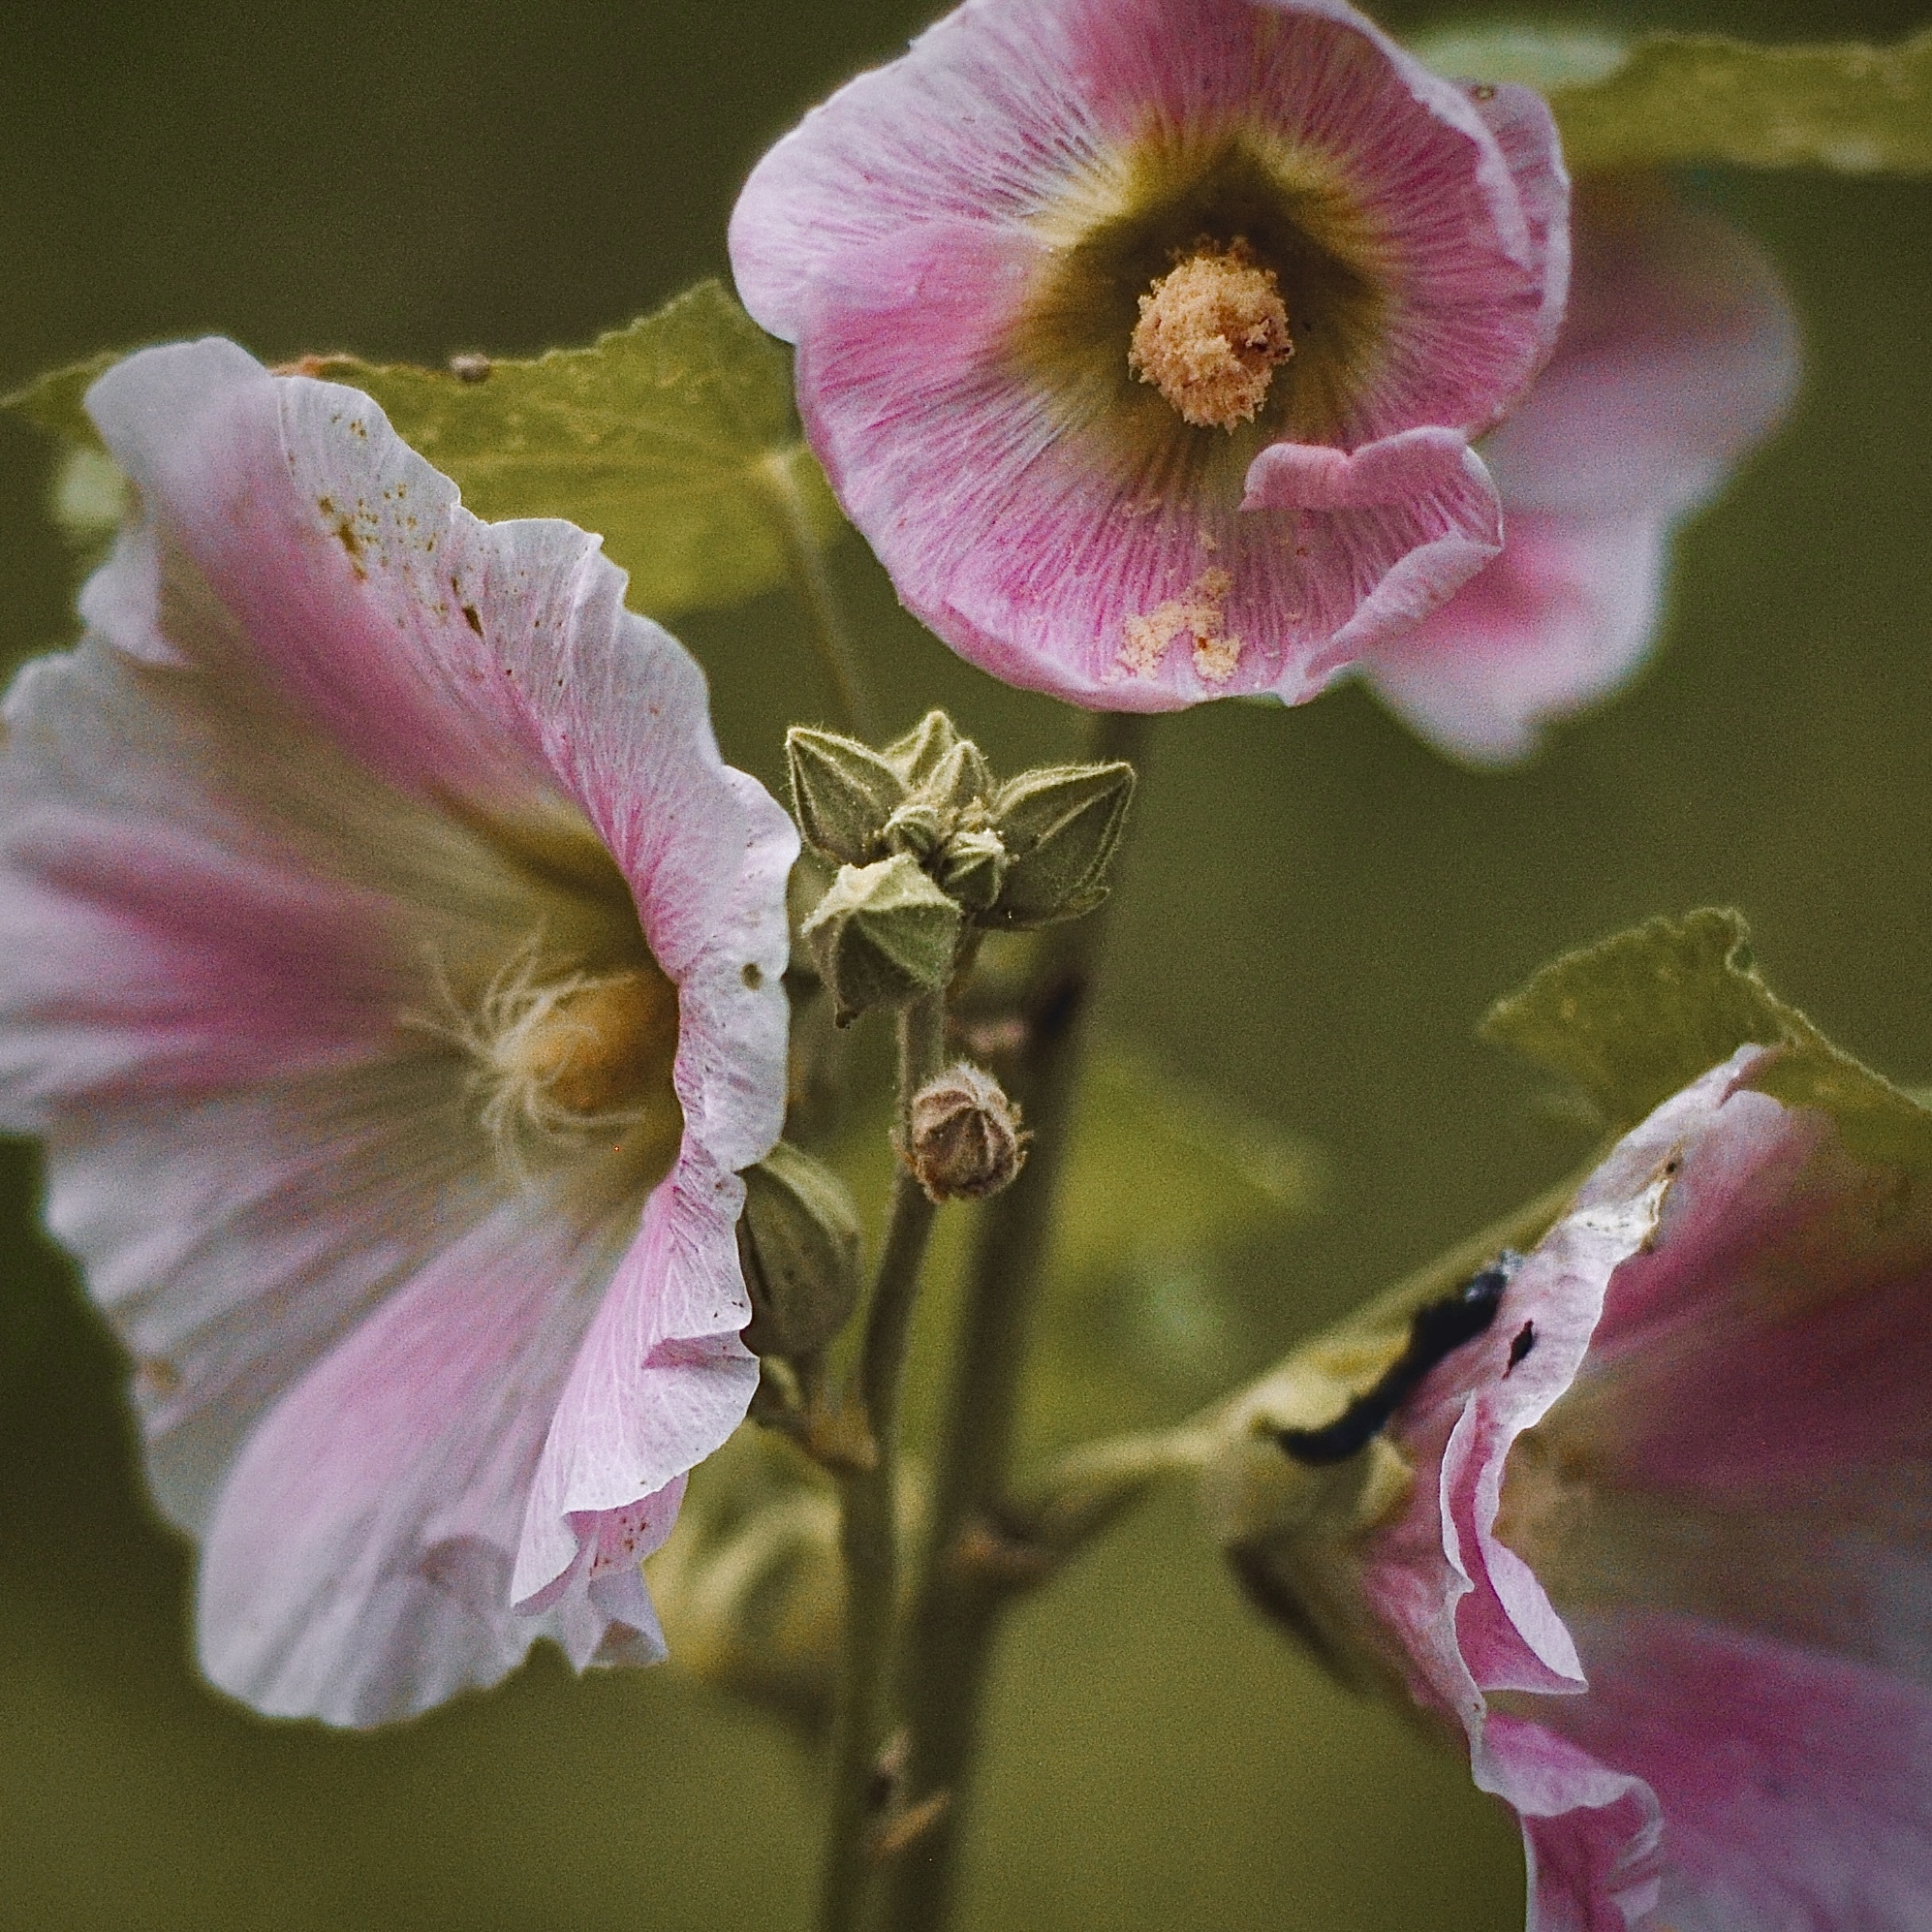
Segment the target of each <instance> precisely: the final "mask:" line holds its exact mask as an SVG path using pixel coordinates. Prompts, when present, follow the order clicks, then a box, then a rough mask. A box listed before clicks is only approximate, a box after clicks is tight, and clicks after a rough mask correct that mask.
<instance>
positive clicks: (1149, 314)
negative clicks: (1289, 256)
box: [1127, 240, 1294, 431]
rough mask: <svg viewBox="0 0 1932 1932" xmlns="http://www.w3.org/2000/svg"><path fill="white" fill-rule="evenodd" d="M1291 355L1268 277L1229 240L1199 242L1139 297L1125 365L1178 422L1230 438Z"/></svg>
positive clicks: (1276, 290) (1245, 249) (1281, 307)
mask: <svg viewBox="0 0 1932 1932" xmlns="http://www.w3.org/2000/svg"><path fill="white" fill-rule="evenodd" d="M1293 354H1294V343H1293V339H1292V338H1291V336H1290V335H1289V332H1288V306H1287V304H1286V303H1285V302H1284V301H1283V300H1282V296H1281V284H1280V282H1279V280H1278V279H1277V278H1276V275H1275V271H1274V270H1273V269H1272V268H1268V267H1264V266H1263V265H1262V264H1261V263H1260V262H1258V261H1257V260H1256V259H1255V255H1254V251H1253V250H1252V249H1251V248H1250V247H1249V246H1248V245H1247V243H1246V242H1244V241H1239V240H1236V241H1235V242H1233V243H1232V244H1231V245H1230V246H1229V247H1227V248H1215V247H1213V246H1211V245H1208V244H1202V245H1201V246H1200V247H1198V248H1197V249H1196V250H1195V252H1194V253H1193V254H1192V255H1190V256H1189V257H1188V258H1187V260H1186V261H1184V262H1182V263H1180V264H1178V265H1176V266H1175V267H1174V268H1173V269H1172V270H1171V271H1170V272H1169V273H1168V274H1166V275H1163V276H1161V277H1159V278H1158V279H1157V280H1156V282H1155V283H1154V286H1153V287H1152V288H1151V289H1150V290H1149V291H1148V292H1147V294H1145V295H1144V296H1141V297H1140V319H1139V320H1138V321H1137V323H1136V324H1135V325H1134V334H1133V338H1132V341H1131V343H1130V345H1129V347H1128V351H1127V366H1128V367H1129V368H1130V369H1131V370H1132V371H1133V372H1134V374H1135V375H1137V377H1139V379H1140V380H1141V381H1142V382H1143V383H1152V384H1153V385H1154V387H1155V388H1156V389H1158V390H1160V391H1161V393H1162V394H1163V395H1164V396H1166V397H1167V399H1168V400H1169V402H1170V403H1171V404H1172V405H1173V406H1174V408H1175V410H1176V411H1178V412H1179V414H1180V416H1181V419H1182V421H1186V422H1191V423H1193V424H1194V425H1195V426H1196V427H1197V428H1201V429H1226V430H1229V431H1232V430H1234V429H1236V428H1238V427H1239V426H1240V425H1241V424H1242V423H1244V422H1252V421H1254V420H1255V417H1256V416H1257V415H1258V414H1259V413H1260V410H1261V407H1262V403H1264V402H1265V401H1266V400H1267V394H1268V386H1269V384H1270V383H1271V382H1272V381H1273V380H1274V372H1275V369H1276V367H1277V365H1278V364H1280V363H1282V362H1285V361H1287V360H1288V358H1290V357H1291V356H1293Z"/></svg>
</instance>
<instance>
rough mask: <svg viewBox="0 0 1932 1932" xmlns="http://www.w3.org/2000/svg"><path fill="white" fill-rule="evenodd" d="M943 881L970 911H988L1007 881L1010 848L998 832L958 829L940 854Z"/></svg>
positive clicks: (942, 884)
mask: <svg viewBox="0 0 1932 1932" xmlns="http://www.w3.org/2000/svg"><path fill="white" fill-rule="evenodd" d="M938 870H939V883H940V885H941V886H942V887H943V888H945V889H946V890H947V891H948V892H950V893H951V895H952V896H953V897H954V898H955V899H957V900H958V901H959V903H960V904H961V905H962V906H964V907H965V909H966V910H967V911H968V912H969V913H983V912H986V911H988V910H989V909H990V908H991V907H992V904H993V902H994V901H995V900H996V899H997V898H998V897H999V896H1000V888H1001V887H1002V886H1003V885H1004V884H1005V883H1006V876H1007V849H1006V847H1005V846H1004V845H1003V844H1002V843H1001V842H1000V835H999V833H998V832H989V831H964V832H954V833H953V835H952V836H951V837H950V839H948V840H947V842H946V850H945V851H944V852H942V853H941V854H940V856H939V868H938Z"/></svg>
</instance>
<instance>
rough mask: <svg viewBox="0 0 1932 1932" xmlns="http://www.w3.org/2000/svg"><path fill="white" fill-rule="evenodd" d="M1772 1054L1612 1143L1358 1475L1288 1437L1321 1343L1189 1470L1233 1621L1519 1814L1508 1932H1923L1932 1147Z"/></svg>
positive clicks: (1304, 1418) (1322, 1355)
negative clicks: (1282, 1636)
mask: <svg viewBox="0 0 1932 1932" xmlns="http://www.w3.org/2000/svg"><path fill="white" fill-rule="evenodd" d="M1790 1050H1791V1049H1786V1048H1780V1047H1761V1046H1746V1047H1744V1048H1741V1049H1740V1050H1739V1051H1738V1052H1736V1053H1735V1054H1734V1055H1733V1056H1732V1057H1731V1058H1730V1059H1729V1060H1728V1061H1726V1062H1724V1063H1723V1064H1722V1065H1720V1066H1718V1067H1716V1068H1714V1069H1712V1070H1711V1071H1710V1072H1709V1073H1708V1074H1706V1075H1703V1076H1702V1077H1701V1078H1700V1079H1698V1080H1696V1081H1695V1082H1694V1083H1693V1084H1692V1085H1690V1086H1689V1087H1687V1088H1685V1089H1684V1090H1683V1091H1681V1092H1680V1093H1678V1094H1677V1095H1676V1096H1675V1097H1674V1098H1672V1099H1670V1100H1668V1101H1667V1102H1666V1103H1665V1104H1664V1105H1663V1106H1660V1107H1658V1108H1657V1110H1656V1111H1655V1112H1654V1113H1653V1114H1652V1115H1651V1116H1650V1117H1649V1118H1648V1119H1647V1120H1645V1121H1644V1122H1643V1123H1642V1124H1641V1125H1640V1126H1639V1127H1637V1128H1636V1129H1635V1130H1634V1131H1633V1132H1632V1133H1630V1134H1629V1135H1627V1136H1626V1137H1624V1138H1623V1139H1622V1140H1621V1141H1620V1142H1619V1143H1618V1144H1617V1146H1616V1147H1615V1149H1614V1150H1613V1151H1612V1152H1611V1153H1610V1155H1609V1156H1608V1158H1607V1159H1606V1160H1605V1162H1604V1164H1603V1165H1602V1166H1601V1167H1600V1168H1599V1169H1597V1171H1596V1172H1595V1174H1594V1175H1593V1176H1592V1177H1591V1178H1590V1180H1589V1181H1588V1182H1587V1183H1586V1184H1585V1186H1584V1187H1583V1188H1582V1189H1581V1191H1580V1192H1579V1193H1578V1194H1577V1196H1576V1197H1575V1199H1574V1202H1573V1204H1572V1205H1571V1206H1570V1208H1569V1209H1568V1211H1567V1212H1566V1213H1565V1214H1564V1216H1563V1218H1562V1219H1561V1220H1560V1221H1558V1222H1557V1224H1556V1225H1555V1227H1554V1228H1553V1229H1552V1230H1551V1231H1550V1232H1549V1233H1548V1235H1547V1236H1546V1237H1545V1238H1544V1239H1543V1240H1542V1243H1541V1244H1540V1245H1539V1246H1538V1247H1537V1248H1536V1249H1535V1251H1534V1252H1533V1253H1531V1254H1530V1255H1529V1256H1528V1257H1527V1258H1526V1259H1524V1260H1523V1261H1522V1262H1521V1263H1520V1265H1519V1266H1518V1267H1516V1268H1515V1270H1514V1272H1513V1274H1511V1273H1510V1271H1509V1268H1508V1266H1507V1264H1506V1265H1505V1266H1504V1268H1503V1269H1502V1270H1501V1273H1502V1275H1504V1276H1506V1277H1507V1287H1505V1288H1504V1289H1503V1292H1502V1296H1501V1301H1500V1305H1498V1306H1497V1307H1496V1308H1495V1313H1494V1318H1493V1320H1492V1321H1490V1322H1489V1323H1488V1325H1487V1326H1486V1327H1485V1328H1484V1329H1483V1330H1482V1331H1481V1332H1480V1334H1478V1335H1476V1337H1475V1338H1474V1339H1466V1340H1464V1341H1463V1343H1462V1345H1461V1346H1459V1347H1453V1348H1451V1349H1449V1351H1448V1352H1447V1353H1446V1354H1444V1355H1443V1356H1442V1357H1441V1358H1440V1359H1439V1360H1438V1361H1437V1362H1436V1364H1435V1365H1434V1366H1433V1367H1432V1368H1430V1369H1429V1371H1428V1373H1427V1375H1426V1376H1425V1377H1424V1379H1423V1380H1422V1381H1421V1383H1420V1385H1419V1387H1418V1388H1417V1389H1416V1390H1415V1392H1414V1393H1413V1394H1411V1395H1409V1396H1408V1397H1407V1399H1406V1400H1404V1401H1403V1402H1402V1404H1401V1406H1400V1407H1398V1408H1397V1409H1396V1411H1395V1413H1394V1415H1393V1417H1392V1418H1391V1419H1390V1420H1389V1421H1388V1422H1387V1427H1386V1428H1385V1429H1383V1430H1382V1431H1381V1432H1380V1433H1379V1434H1377V1435H1376V1436H1375V1437H1374V1439H1373V1440H1372V1441H1370V1442H1369V1443H1368V1444H1367V1445H1366V1446H1365V1447H1357V1448H1356V1450H1355V1452H1353V1453H1352V1454H1351V1455H1350V1456H1349V1458H1348V1459H1347V1460H1340V1459H1335V1460H1332V1462H1331V1464H1330V1465H1329V1466H1322V1467H1318V1466H1312V1465H1310V1466H1302V1465H1301V1464H1298V1463H1297V1460H1296V1455H1297V1454H1298V1455H1299V1456H1301V1457H1304V1458H1305V1457H1307V1456H1308V1454H1309V1449H1308V1446H1307V1442H1308V1439H1307V1438H1306V1437H1305V1436H1303V1437H1300V1438H1298V1439H1294V1440H1297V1441H1298V1445H1299V1446H1298V1448H1297V1450H1296V1453H1295V1454H1291V1453H1290V1452H1289V1449H1287V1448H1286V1447H1284V1444H1285V1443H1287V1442H1288V1441H1290V1440H1291V1438H1288V1437H1284V1436H1282V1435H1281V1434H1280V1433H1279V1432H1280V1429H1281V1428H1282V1427H1283V1426H1284V1425H1288V1426H1292V1427H1293V1428H1295V1429H1301V1428H1304V1427H1306V1426H1307V1425H1309V1424H1319V1423H1323V1422H1324V1421H1326V1420H1327V1418H1329V1416H1330V1415H1332V1414H1333V1413H1334V1409H1335V1406H1336V1403H1337V1400H1338V1398H1337V1395H1336V1392H1335V1391H1336V1387H1338V1386H1339V1387H1342V1388H1344V1389H1346V1388H1347V1387H1349V1386H1351V1379H1352V1378H1355V1379H1356V1380H1357V1381H1358V1379H1359V1377H1360V1376H1361V1374H1363V1373H1364V1372H1370V1373H1372V1372H1373V1371H1372V1366H1371V1357H1372V1351H1367V1350H1366V1349H1365V1344H1364V1343H1363V1342H1362V1340H1361V1339H1360V1338H1359V1337H1358V1338H1357V1341H1356V1344H1355V1345H1354V1346H1355V1348H1356V1359H1354V1360H1352V1359H1351V1354H1350V1349H1351V1344H1350V1343H1349V1342H1348V1341H1347V1340H1346V1339H1344V1340H1341V1341H1333V1340H1331V1342H1330V1343H1329V1344H1328V1345H1327V1346H1326V1347H1325V1349H1321V1348H1318V1350H1317V1351H1316V1352H1314V1353H1312V1354H1310V1355H1308V1356H1303V1357H1301V1358H1298V1359H1297V1360H1296V1361H1294V1362H1292V1363H1291V1364H1290V1365H1289V1366H1288V1367H1287V1368H1285V1369H1284V1370H1283V1371H1281V1372H1279V1374H1278V1375H1277V1376H1276V1377H1275V1378H1272V1379H1271V1380H1270V1381H1269V1382H1268V1383H1266V1384H1264V1385H1262V1387H1261V1388H1260V1389H1258V1390H1257V1391H1256V1392H1255V1394H1254V1395H1253V1396H1252V1397H1251V1398H1250V1399H1249V1401H1248V1403H1247V1405H1246V1408H1245V1410H1244V1411H1243V1412H1242V1414H1241V1415H1240V1416H1238V1417H1237V1418H1236V1431H1237V1436H1238V1438H1239V1439H1240V1440H1242V1441H1243V1442H1244V1443H1245V1445H1246V1447H1244V1448H1243V1449H1240V1450H1239V1451H1238V1452H1237V1453H1236V1454H1235V1455H1234V1456H1233V1457H1232V1458H1231V1461H1230V1462H1228V1463H1227V1464H1225V1465H1224V1466H1223V1467H1222V1468H1221V1469H1220V1470H1219V1472H1218V1475H1217V1479H1216V1480H1217V1482H1218V1485H1219V1486H1218V1489H1217V1490H1216V1491H1215V1492H1214V1493H1216V1494H1217V1496H1218V1507H1219V1508H1220V1509H1221V1510H1222V1511H1224V1512H1225V1514H1226V1518H1227V1521H1228V1523H1229V1524H1231V1525H1233V1526H1234V1527H1232V1528H1231V1529H1230V1530H1229V1531H1228V1532H1227V1533H1228V1534H1230V1536H1231V1542H1232V1544H1233V1547H1234V1553H1235V1555H1236V1561H1237V1565H1238V1566H1239V1567H1240V1568H1241V1570H1242V1572H1243V1574H1244V1575H1246V1577H1247V1578H1248V1580H1249V1582H1250V1584H1251V1586H1252V1587H1253V1588H1254V1590H1255V1593H1256V1594H1257V1596H1258V1597H1259V1598H1260V1599H1261V1600H1262V1602H1264V1603H1266V1604H1268V1605H1270V1606H1272V1607H1274V1608H1276V1609H1278V1610H1279V1611H1280V1612H1281V1613H1282V1614H1283V1615H1284V1616H1285V1618H1286V1619H1287V1620H1288V1621H1289V1622H1290V1623H1291V1624H1292V1625H1293V1626H1294V1627H1295V1628H1296V1629H1297V1630H1298V1631H1299V1632H1300V1633H1301V1634H1302V1635H1303V1636H1306V1637H1308V1638H1309V1639H1310V1641H1311V1642H1312V1643H1313V1645H1314V1647H1315V1649H1316V1650H1317V1652H1318V1653H1319V1654H1320V1655H1322V1656H1323V1657H1324V1659H1325V1660H1326V1661H1327V1662H1329V1663H1330V1664H1331V1665H1332V1666H1334V1667H1336V1668H1337V1670H1338V1671H1340V1673H1341V1674H1343V1675H1344V1676H1345V1677H1347V1678H1349V1679H1351V1680H1352V1681H1355V1682H1356V1683H1359V1684H1362V1685H1363V1686H1364V1687H1367V1686H1372V1685H1380V1686H1381V1687H1382V1688H1384V1689H1387V1690H1388V1691H1391V1692H1392V1693H1394V1694H1395V1695H1396V1696H1397V1697H1399V1698H1402V1699H1403V1700H1404V1701H1408V1702H1412V1703H1413V1705H1414V1706H1416V1707H1418V1708H1419V1710H1420V1711H1421V1713H1422V1714H1423V1716H1424V1718H1425V1720H1426V1721H1427V1722H1429V1723H1430V1724H1431V1725H1432V1726H1433V1727H1434V1728H1436V1729H1439V1730H1440V1731H1441V1732H1442V1733H1443V1735H1444V1736H1445V1737H1446V1738H1454V1739H1455V1740H1456V1741H1457V1742H1458V1743H1462V1744H1466V1748H1467V1750H1468V1753H1469V1757H1470V1761H1471V1764H1472V1767H1473V1770H1474V1772H1475V1777H1476V1781H1477V1783H1478V1784H1479V1785H1480V1787H1481V1788H1482V1789H1483V1790H1484V1791H1487V1792H1495V1793H1497V1794H1498V1795H1500V1796H1501V1797H1503V1798H1505V1799H1507V1800H1508V1801H1509V1802H1510V1804H1511V1805H1512V1806H1513V1807H1514V1808H1515V1810H1516V1812H1517V1814H1518V1815H1519V1817H1520V1819H1521V1822H1522V1829H1523V1836H1524V1841H1525V1846H1526V1850H1527V1854H1528V1863H1529V1875H1530V1892H1531V1901H1530V1913H1529V1923H1530V1927H1531V1932H1922V1928H1924V1927H1925V1926H1927V1925H1932V1320H1928V1313H1932V1186H1928V1182H1932V1159H1929V1158H1928V1126H1929V1125H1932V1124H1928V1123H1927V1122H1925V1121H1924V1120H1922V1119H1917V1120H1908V1119H1906V1118H1905V1116H1909V1115H1912V1114H1913V1113H1914V1111H1915V1110H1914V1109H1913V1108H1912V1107H1911V1106H1910V1104H1909V1103H1908V1102H1906V1101H1905V1100H1904V1099H1903V1097H1902V1096H1900V1095H1898V1094H1896V1093H1895V1092H1892V1091H1890V1090H1889V1089H1883V1088H1882V1086H1881V1083H1879V1082H1878V1081H1876V1080H1874V1079H1869V1076H1862V1075H1856V1074H1855V1072H1854V1071H1853V1070H1849V1069H1841V1070H1840V1071H1839V1072H1838V1073H1834V1074H1831V1075H1828V1076H1827V1077H1825V1078H1823V1080H1813V1081H1812V1082H1811V1084H1810V1086H1809V1088H1808V1089H1802V1090H1799V1091H1792V1087H1790V1086H1788V1084H1787V1081H1786V1067H1787V1064H1788V1063H1787V1061H1786V1057H1785V1056H1786V1054H1787V1053H1788V1051H1790ZM1793 1084H1794V1083H1793ZM1779 1092H1786V1093H1787V1095H1788V1097H1787V1098H1786V1099H1780V1098H1777V1097H1775V1096H1776V1094H1777V1093H1779ZM1451 1339H1452V1338H1451ZM1385 1358H1386V1356H1385ZM1341 1399H1346V1397H1345V1396H1344V1397H1343V1398H1341Z"/></svg>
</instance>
